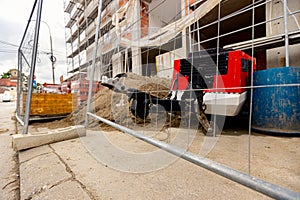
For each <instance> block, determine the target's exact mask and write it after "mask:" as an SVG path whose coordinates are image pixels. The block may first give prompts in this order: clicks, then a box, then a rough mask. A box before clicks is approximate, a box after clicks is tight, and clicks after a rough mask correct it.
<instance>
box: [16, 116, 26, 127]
mask: <svg viewBox="0 0 300 200" xmlns="http://www.w3.org/2000/svg"><path fill="white" fill-rule="evenodd" d="M16 119H17V120H18V122H19V123H20V124H21V125H22V126H24V121H23V120H22V119H21V118H20V117H19V115H18V113H17V114H16Z"/></svg>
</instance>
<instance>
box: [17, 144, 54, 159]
mask: <svg viewBox="0 0 300 200" xmlns="http://www.w3.org/2000/svg"><path fill="white" fill-rule="evenodd" d="M52 152H53V150H52V149H51V148H50V147H49V146H48V145H43V146H40V147H36V148H32V149H28V150H26V151H20V152H19V163H23V162H26V161H28V160H30V159H33V158H35V157H37V156H40V155H43V154H47V153H52Z"/></svg>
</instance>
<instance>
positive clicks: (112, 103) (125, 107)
mask: <svg viewBox="0 0 300 200" xmlns="http://www.w3.org/2000/svg"><path fill="white" fill-rule="evenodd" d="M120 82H121V83H122V84H124V85H125V86H127V87H129V88H136V89H139V90H141V91H144V92H147V93H150V94H152V95H154V96H157V97H160V98H164V97H166V96H167V95H168V93H169V88H170V85H171V80H169V79H166V78H160V77H145V76H140V75H137V74H134V73H128V74H127V76H126V77H121V78H120ZM90 111H91V113H94V114H96V115H97V116H99V117H102V118H105V119H108V120H111V121H114V122H116V123H119V124H122V125H125V126H128V127H131V126H135V123H134V121H133V120H132V115H131V113H130V111H129V102H128V97H127V95H125V94H121V93H117V92H115V91H113V90H110V89H108V88H106V87H104V86H102V88H101V89H100V91H99V92H98V93H96V94H95V95H94V96H93V98H92V100H91V107H90ZM85 114H86V103H84V104H83V105H81V106H80V107H79V108H78V109H77V110H74V111H73V112H72V113H71V114H70V115H69V116H67V117H66V118H64V119H62V120H56V121H53V122H48V123H43V125H42V126H43V127H48V128H60V127H66V126H70V125H83V124H84V121H85ZM38 125H39V126H40V125H41V124H40V123H39V124H38ZM89 127H90V128H94V129H97V128H99V127H100V128H102V129H105V130H113V128H111V127H109V126H107V125H105V124H103V123H100V122H99V121H98V120H95V119H93V118H90V120H89Z"/></svg>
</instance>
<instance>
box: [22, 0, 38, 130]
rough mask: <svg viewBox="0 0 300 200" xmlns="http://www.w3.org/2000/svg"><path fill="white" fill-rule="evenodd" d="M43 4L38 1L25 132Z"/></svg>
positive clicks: (26, 123)
mask: <svg viewBox="0 0 300 200" xmlns="http://www.w3.org/2000/svg"><path fill="white" fill-rule="evenodd" d="M42 5H43V0H39V2H38V8H37V9H38V10H37V17H36V24H35V32H34V42H33V51H32V59H31V66H30V67H31V68H30V77H29V79H28V92H27V100H26V109H25V115H24V128H23V134H27V132H28V125H29V114H30V106H31V97H32V83H33V77H34V71H35V65H36V57H37V49H38V40H39V33H40V24H41V14H42Z"/></svg>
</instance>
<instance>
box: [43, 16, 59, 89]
mask: <svg viewBox="0 0 300 200" xmlns="http://www.w3.org/2000/svg"><path fill="white" fill-rule="evenodd" d="M41 22H43V23H44V24H46V25H47V27H48V30H49V35H50V61H51V63H52V79H53V84H55V76H54V69H55V67H54V64H55V62H56V58H55V57H54V56H53V46H52V35H51V31H50V26H49V24H48V23H46V22H45V21H43V20H42V21H41Z"/></svg>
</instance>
